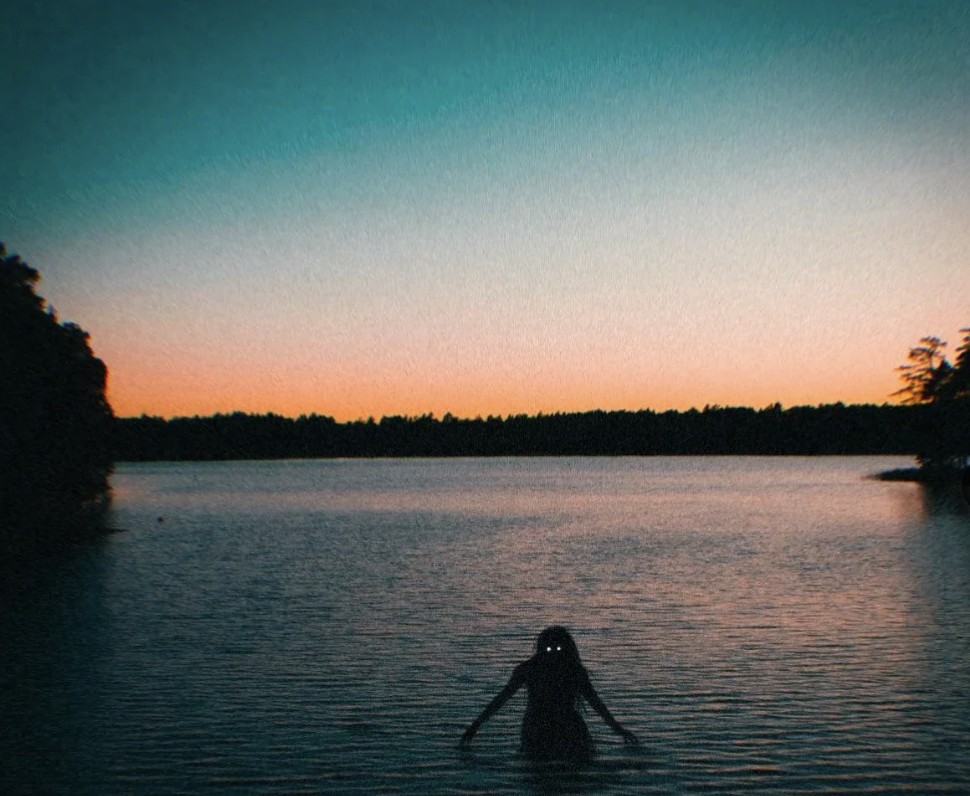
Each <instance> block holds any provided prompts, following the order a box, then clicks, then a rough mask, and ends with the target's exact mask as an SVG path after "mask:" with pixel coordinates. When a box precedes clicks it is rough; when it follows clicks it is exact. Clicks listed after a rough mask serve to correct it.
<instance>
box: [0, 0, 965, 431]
mask: <svg viewBox="0 0 970 796" xmlns="http://www.w3.org/2000/svg"><path fill="white" fill-rule="evenodd" d="M0 48H2V52H3V53H4V56H3V66H2V67H0V101H2V109H3V114H4V124H3V125H2V128H3V129H2V130H0V185H2V187H3V191H2V194H0V240H3V241H4V242H5V243H6V244H7V246H8V248H9V249H10V250H12V251H15V252H18V253H20V254H21V255H22V256H23V257H24V258H25V259H26V260H27V261H28V262H29V263H30V264H31V265H33V266H34V267H36V268H38V269H39V270H40V271H41V273H42V276H43V282H42V284H41V288H40V292H41V293H42V295H44V296H45V297H46V298H47V299H48V300H49V301H50V302H51V303H52V304H53V305H54V306H55V307H56V309H57V311H58V313H59V315H60V317H61V318H62V319H65V320H72V321H75V322H76V323H79V324H80V325H81V326H82V327H84V328H85V329H86V330H88V331H89V332H90V333H91V335H92V345H93V347H94V349H95V352H96V353H97V354H98V355H99V356H100V357H102V358H103V359H104V360H105V362H106V363H107V365H108V367H109V369H110V387H109V397H110V399H111V402H112V404H113V405H114V408H115V411H116V412H117V413H118V414H120V415H131V414H140V413H142V412H146V413H149V414H159V415H164V416H172V415H187V414H188V415H191V414H196V413H199V414H209V413H212V412H217V411H223V412H225V411H232V410H237V409H238V410H243V411H249V412H265V411H275V412H279V413H282V414H287V415H297V414H300V413H304V412H306V413H309V412H317V413H320V414H329V415H333V416H335V417H336V418H338V419H341V420H344V419H354V418H358V417H366V416H369V415H374V416H377V417H380V416H381V415H385V414H387V415H390V414H407V415H414V414H422V413H425V412H433V413H435V414H436V415H439V416H440V415H442V414H444V413H445V412H449V411H450V412H452V413H453V414H456V415H459V416H474V415H477V414H481V415H486V414H503V415H504V414H511V413H519V412H525V413H529V414H533V413H536V412H539V411H543V412H556V411H582V410H588V409H594V408H602V409H640V408H653V409H658V410H659V409H666V408H671V407H673V408H680V409H684V408H687V407H690V406H698V407H701V406H704V405H705V404H715V403H716V404H722V405H749V406H765V405H767V404H769V403H773V402H775V401H780V402H782V403H783V404H785V405H786V406H788V405H794V404H816V403H820V402H834V401H838V400H842V401H845V402H847V403H854V402H877V403H881V402H883V401H884V400H886V399H887V397H888V395H889V394H890V393H891V392H893V391H894V390H895V389H897V387H898V386H899V384H898V381H897V375H896V373H895V372H894V368H895V367H896V366H897V365H899V364H900V363H901V362H902V361H903V360H904V359H905V356H906V352H907V350H908V348H909V347H910V346H911V345H913V344H915V342H916V340H917V339H918V338H919V337H920V336H922V335H925V334H930V333H933V334H938V335H939V336H941V337H943V338H944V339H947V340H949V341H950V342H951V343H956V342H957V340H958V334H957V330H958V329H959V328H960V327H961V326H967V325H970V3H967V2H966V0H938V1H934V0H911V1H909V2H901V1H899V0H872V1H871V2H862V1H861V0H841V1H840V2H825V1H824V0H814V1H813V2H789V1H788V0H779V1H778V2H768V1H767V0H757V1H754V0H722V1H720V2H702V1H701V0H678V1H677V2H673V1H671V2H666V1H665V2H650V1H649V0H643V1H642V2H632V1H631V2H619V1H618V0H595V2H594V1H593V0H589V1H588V2H570V1H569V0H555V2H541V1H539V0H534V1H533V0H522V1H521V2H513V1H511V0H509V1H507V2H499V1H498V0H492V1H491V2H488V1H487V0H478V1H477V2H471V1H470V0H469V1H467V2H466V0H441V1H440V2H422V1H421V0H413V2H390V1H385V2H381V1H379V0H358V1H357V2H319V1H318V2H310V1H309V0H308V1H307V2H286V0H278V1H277V0H272V1H271V0H267V1H266V2H252V1H251V0H234V2H225V1H224V0H211V1H210V2H196V1H195V0H192V1H191V2H182V1H181V0H164V2H156V1H155V0H147V1H140V0H124V2H121V1H120V0H100V1H98V0H90V1H89V2H82V1H81V0H59V1H58V2H44V0H12V6H11V0H7V3H5V10H4V13H3V24H2V25H0Z"/></svg>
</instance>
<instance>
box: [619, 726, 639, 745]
mask: <svg viewBox="0 0 970 796" xmlns="http://www.w3.org/2000/svg"><path fill="white" fill-rule="evenodd" d="M620 735H621V736H622V737H623V743H625V744H626V745H627V746H639V745H640V739H639V738H637V736H635V735H634V734H633V733H632V732H630V731H629V730H626V729H624V730H620Z"/></svg>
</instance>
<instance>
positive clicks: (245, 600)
mask: <svg viewBox="0 0 970 796" xmlns="http://www.w3.org/2000/svg"><path fill="white" fill-rule="evenodd" d="M908 463H909V462H908V461H907V460H904V459H889V458H877V459H875V458H817V459H816V458H643V459H641V458H623V459H484V460H476V459H465V460H399V461H284V462H233V463H192V464H186V463H154V464H137V465H134V464H130V465H122V466H119V468H118V471H117V473H116V474H115V476H114V487H115V508H114V510H113V517H112V522H113V524H114V525H115V526H116V527H119V528H124V529H126V530H125V532H123V533H118V534H114V535H112V536H110V537H108V538H105V539H102V540H99V541H97V542H93V543H90V544H85V545H82V546H80V547H78V548H77V549H76V550H73V551H71V552H70V553H69V554H66V555H65V556H64V557H63V558H62V559H60V560H58V561H57V562H55V564H54V565H53V566H52V568H51V570H50V572H48V573H46V574H45V575H44V576H43V577H34V578H29V579H28V578H22V577H14V578H13V579H12V580H8V582H7V583H6V584H4V588H3V589H2V600H3V601H2V603H0V608H2V613H0V655H2V661H3V666H2V671H0V688H2V691H0V700H2V702H0V708H2V713H0V716H2V718H0V721H2V725H0V727H2V729H0V782H2V787H0V790H2V792H3V793H5V794H10V795H11V796H20V794H25V795H26V794H54V793H63V794H72V796H73V794H92V795H94V794H97V796H107V795H108V794H151V795H152V796H163V795H164V794H176V793H199V794H240V793H253V794H264V793H265V794H320V793H334V794H355V793H406V794H426V795H428V796H433V795H434V794H534V793H538V794H546V793H548V794H554V793H608V794H625V793H629V794H634V793H636V794H642V793H670V794H681V793H683V794H689V793H725V794H727V793H745V794H752V793H763V794H798V793H806V794H807V793H811V794H818V793H839V794H847V793H867V794H869V793H903V792H905V793H920V794H936V793H941V794H942V793H946V794H966V793H968V792H970V517H968V509H967V506H966V504H965V503H964V502H962V500H961V499H960V498H959V497H955V496H948V495H942V496H941V495H934V494H929V493H927V492H925V491H924V489H923V488H922V487H919V486H917V485H915V484H906V483H883V482H877V481H872V480H866V479H865V478H864V476H865V475H867V474H869V473H872V472H875V471H878V470H881V469H885V468H887V467H892V466H900V465H905V464H908ZM159 517H163V518H164V521H163V522H159V521H157V518H159ZM553 623H563V624H566V625H567V626H569V627H570V628H571V629H572V630H573V631H574V635H575V637H576V640H577V643H578V645H579V650H580V653H581V655H582V656H583V660H584V663H585V664H586V666H587V668H588V669H589V671H590V674H591V676H592V680H593V683H594V685H595V686H596V688H597V690H598V691H599V693H600V695H601V696H602V698H603V699H604V701H605V702H606V704H607V705H608V706H609V707H610V708H611V710H612V711H613V713H614V715H615V716H616V717H617V718H618V719H619V720H620V721H621V722H622V723H623V724H624V725H626V726H628V727H629V728H631V729H632V730H633V731H634V732H636V733H637V735H638V736H639V737H640V739H641V741H642V746H641V747H640V748H637V749H631V748H627V747H624V746H623V745H622V744H621V743H620V739H619V738H617V737H616V736H614V735H611V733H610V732H609V730H608V728H607V727H606V726H605V725H604V724H603V723H602V722H601V721H600V720H599V718H598V717H597V716H596V714H595V713H593V712H592V711H588V712H587V715H586V720H587V722H588V723H589V725H590V728H591V730H592V731H593V733H594V736H595V737H596V739H597V743H598V749H599V753H598V757H597V759H596V761H595V762H594V763H593V764H592V765H590V766H588V767H586V768H584V769H580V770H569V769H567V768H563V767H557V766H544V767H543V766H537V765H535V764H531V763H529V762H528V761H526V760H524V759H522V758H521V757H519V756H518V755H517V754H516V751H517V746H518V723H519V720H520V718H521V715H522V709H523V706H524V696H523V695H521V694H520V695H517V696H516V697H515V698H513V699H512V700H511V701H510V702H509V703H508V704H507V705H506V706H505V708H503V710H502V711H501V712H499V713H498V714H497V715H496V716H495V717H494V718H493V719H492V720H491V721H489V722H488V723H487V724H485V726H484V727H483V728H482V730H481V732H480V733H479V734H478V736H477V737H476V738H475V740H474V741H473V742H472V744H471V746H470V748H469V749H468V750H465V751H459V750H458V749H457V748H456V742H457V740H458V738H459V736H460V734H461V732H462V729H463V728H464V726H465V725H466V724H467V723H468V722H469V721H470V720H471V719H473V718H474V717H475V716H476V715H477V713H478V712H479V711H480V710H481V709H482V708H483V707H484V705H485V704H486V703H487V702H488V700H489V699H490V698H491V697H492V696H493V695H494V694H495V693H496V692H497V691H498V690H499V689H500V688H501V687H502V686H503V685H504V683H505V682H506V680H507V678H508V676H509V674H510V672H511V670H512V667H513V666H514V664H515V663H517V662H519V661H521V660H523V659H525V658H526V657H528V656H529V654H530V653H531V651H532V645H533V644H534V640H535V636H536V634H537V633H538V632H539V631H540V630H541V629H542V628H543V627H545V626H547V625H549V624H553Z"/></svg>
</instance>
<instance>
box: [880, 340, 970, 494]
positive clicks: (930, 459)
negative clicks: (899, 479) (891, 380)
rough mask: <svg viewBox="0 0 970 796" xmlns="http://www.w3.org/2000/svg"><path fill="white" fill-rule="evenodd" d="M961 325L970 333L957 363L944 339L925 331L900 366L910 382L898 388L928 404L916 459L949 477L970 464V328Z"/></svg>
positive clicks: (933, 473) (928, 470)
mask: <svg viewBox="0 0 970 796" xmlns="http://www.w3.org/2000/svg"><path fill="white" fill-rule="evenodd" d="M960 331H961V333H963V335H964V337H963V340H962V341H961V344H960V345H959V346H958V347H957V349H956V350H957V358H956V362H955V363H954V364H951V363H950V361H949V360H948V359H947V357H946V353H945V350H946V345H947V344H946V343H945V342H944V341H943V340H941V339H940V338H938V337H924V338H922V339H921V340H920V341H919V345H918V346H916V347H915V348H911V349H910V351H909V357H908V363H907V364H905V365H902V366H900V367H899V368H898V370H899V371H900V378H901V379H902V380H903V382H904V386H903V388H902V389H900V390H899V391H897V392H896V393H893V394H894V395H901V396H903V402H904V403H911V404H920V405H922V406H923V407H924V408H925V412H924V413H923V414H922V416H921V422H920V424H919V427H918V442H917V448H916V459H917V461H918V462H919V465H920V469H921V470H922V471H923V472H924V474H925V475H926V476H927V477H930V478H938V477H939V478H947V477H949V476H950V475H951V474H952V473H953V472H954V471H959V470H961V469H963V468H965V467H967V466H968V464H970V328H967V329H961V330H960Z"/></svg>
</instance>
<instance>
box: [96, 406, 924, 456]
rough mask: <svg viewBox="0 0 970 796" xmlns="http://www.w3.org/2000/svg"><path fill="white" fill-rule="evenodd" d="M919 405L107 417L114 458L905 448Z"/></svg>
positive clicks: (918, 421)
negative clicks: (470, 415) (344, 418)
mask: <svg viewBox="0 0 970 796" xmlns="http://www.w3.org/2000/svg"><path fill="white" fill-rule="evenodd" d="M930 415H931V412H930V411H928V407H926V406H923V405H912V406H910V405H890V404H884V405H872V404H865V405H848V406H847V405H845V404H842V403H835V404H827V405H821V406H796V407H791V408H788V409H783V408H782V407H781V406H780V405H778V404H775V405H773V406H770V407H767V408H764V409H757V410H756V409H752V408H743V407H722V406H706V407H704V409H703V410H697V409H690V410H687V411H683V412H681V411H673V410H671V411H666V412H654V411H651V410H648V409H645V410H641V411H636V412H633V411H615V412H607V411H592V412H581V413H558V414H539V415H534V416H529V415H510V416H506V417H495V416H490V417H487V418H480V417H477V418H474V419H461V418H456V417H454V416H452V415H450V414H447V415H445V416H444V417H442V418H436V417H434V416H432V415H422V416H418V417H402V416H391V417H383V418H381V419H380V420H379V421H378V420H374V419H373V418H371V419H368V420H357V421H352V422H346V423H340V422H337V421H335V420H334V419H333V418H332V417H328V416H324V415H315V414H314V415H304V416H301V417H299V418H288V417H283V416H281V415H277V414H264V415H254V414H244V413H242V412H234V413H231V414H216V415H212V416H207V417H198V416H196V417H181V418H173V419H170V420H164V419H162V418H159V417H149V416H145V415H143V416H141V417H128V418H119V419H117V420H115V422H114V425H113V431H112V442H111V449H112V452H113V455H114V458H115V459H116V460H117V461H153V460H195V461H204V460H226V459H280V458H353V457H408V456H412V457H420V456H427V457H431V456H652V455H721V454H738V455H742V454H745V455H854V454H909V455H912V454H913V453H914V452H915V451H917V450H918V449H919V445H920V438H921V434H922V433H923V431H924V427H925V426H926V425H927V423H928V422H929V421H930V420H931V417H930Z"/></svg>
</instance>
